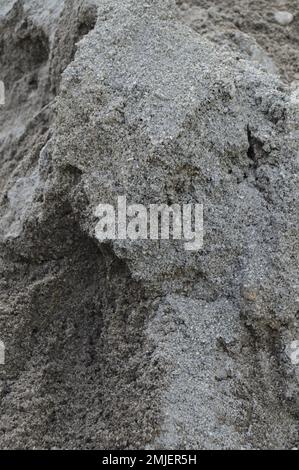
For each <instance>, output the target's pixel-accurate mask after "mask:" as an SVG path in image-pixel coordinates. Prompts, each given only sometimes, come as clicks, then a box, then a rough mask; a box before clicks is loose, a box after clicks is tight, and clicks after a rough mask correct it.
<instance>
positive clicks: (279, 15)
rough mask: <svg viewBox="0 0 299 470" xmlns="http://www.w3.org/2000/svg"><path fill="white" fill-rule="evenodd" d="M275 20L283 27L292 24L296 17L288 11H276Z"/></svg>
mask: <svg viewBox="0 0 299 470" xmlns="http://www.w3.org/2000/svg"><path fill="white" fill-rule="evenodd" d="M274 18H275V20H276V21H277V23H279V24H281V25H282V26H287V25H288V24H290V23H292V21H293V19H294V15H292V13H290V12H288V11H276V12H275V13H274Z"/></svg>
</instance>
